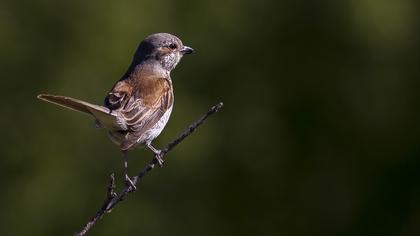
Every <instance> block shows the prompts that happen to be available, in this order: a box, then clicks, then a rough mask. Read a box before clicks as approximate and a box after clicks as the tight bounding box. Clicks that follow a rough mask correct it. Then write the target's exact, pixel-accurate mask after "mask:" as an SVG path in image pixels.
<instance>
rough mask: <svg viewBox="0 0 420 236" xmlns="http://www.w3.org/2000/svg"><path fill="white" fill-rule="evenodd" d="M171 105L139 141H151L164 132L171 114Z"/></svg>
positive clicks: (141, 142)
mask: <svg viewBox="0 0 420 236" xmlns="http://www.w3.org/2000/svg"><path fill="white" fill-rule="evenodd" d="M172 107H173V106H171V107H170V108H169V109H168V110H167V111H166V112H165V114H163V116H162V117H161V118H160V120H159V121H158V122H157V123H156V124H155V125H154V126H153V127H152V128H151V129H149V130H148V131H146V132H145V133H144V134H143V135H142V136H141V137H140V138H139V139H138V140H137V142H138V143H140V144H143V143H146V142H151V141H152V140H153V139H155V138H156V137H157V136H159V134H160V133H161V132H162V130H163V128H165V125H166V123H168V120H169V117H170V116H171V112H172Z"/></svg>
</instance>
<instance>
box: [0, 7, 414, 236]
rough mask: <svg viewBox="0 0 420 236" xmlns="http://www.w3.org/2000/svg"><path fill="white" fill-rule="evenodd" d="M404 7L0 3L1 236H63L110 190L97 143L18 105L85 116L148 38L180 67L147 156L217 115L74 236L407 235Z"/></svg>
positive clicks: (409, 35)
mask: <svg viewBox="0 0 420 236" xmlns="http://www.w3.org/2000/svg"><path fill="white" fill-rule="evenodd" d="M419 7H420V4H419V2H418V1H415V0H398V1H397V0H394V1H392V0H390V1H381V0H351V1H350V0H347V1H346V0H343V1H336V0H330V1H309V0H307V1H303V0H294V1H292V0H279V1H274V0H272V1H268V0H267V1H264V0H262V1H240V0H213V1H210V0H209V1H186V0H182V1H169V0H159V1H158V0H154V1H129V0H123V1H118V2H117V1H99V0H91V1H81V0H76V1H48V0H19V1H11V0H1V2H0V55H1V56H0V76H1V79H0V86H1V88H2V93H1V94H2V99H3V100H4V101H3V102H2V105H1V114H2V115H1V117H0V121H1V124H2V135H1V144H0V145H1V149H0V150H1V151H0V155H1V156H0V157H1V158H0V166H1V171H0V177H1V181H0V187H1V189H2V190H1V195H0V202H1V203H2V207H1V214H0V228H1V229H2V230H1V231H2V235H72V234H73V233H74V232H75V231H77V230H79V229H80V227H81V226H82V225H83V224H84V223H85V222H86V221H87V220H88V219H89V218H90V217H92V216H93V215H94V213H95V211H96V210H97V209H98V208H99V206H100V205H101V204H102V201H103V199H104V196H105V186H106V184H107V183H108V176H109V174H110V173H111V172H115V173H116V175H117V177H118V179H117V180H118V187H121V166H122V157H121V155H120V153H119V151H118V148H117V147H116V146H115V145H114V144H112V143H111V142H110V141H109V140H108V137H107V135H106V134H105V132H104V131H103V130H96V129H94V128H93V123H92V121H91V120H89V119H88V118H87V117H85V116H83V115H81V114H78V113H74V112H71V111H68V110H64V109H61V108H59V107H55V106H53V105H50V104H47V103H43V102H40V101H38V100H37V99H36V98H35V97H36V95H37V94H38V93H41V92H49V93H54V94H61V95H67V96H72V97H76V98H81V99H85V100H87V101H91V102H95V103H102V101H103V97H104V96H105V94H106V93H107V91H108V90H109V89H110V88H111V86H112V85H113V83H114V82H115V81H116V80H117V79H119V78H120V76H121V75H122V74H123V73H124V72H125V70H126V68H127V67H128V65H129V63H130V60H131V57H132V55H133V53H134V50H135V49H136V47H137V45H138V43H139V42H140V40H141V39H143V38H144V37H146V36H147V35H149V34H151V33H155V32H170V33H174V34H176V35H178V36H179V37H180V38H181V39H182V40H183V41H184V43H185V44H186V45H189V46H191V47H193V48H194V49H195V50H196V53H195V54H193V55H192V56H188V57H185V58H184V60H183V61H182V62H181V63H180V65H179V66H178V67H177V68H176V69H175V71H173V73H172V78H173V82H174V87H175V97H176V98H175V107H174V111H173V113H172V116H171V120H170V122H169V123H168V125H167V127H166V129H165V130H164V132H163V133H162V135H161V136H160V137H159V138H158V139H157V140H156V144H157V146H158V147H162V146H163V145H164V144H165V143H167V142H168V141H170V140H171V139H172V138H174V137H175V136H176V135H177V134H178V133H179V132H180V131H181V130H182V129H183V128H184V127H186V126H187V125H188V124H190V123H191V122H192V121H194V120H195V119H196V118H198V117H199V116H200V115H201V114H203V113H204V112H205V111H207V109H208V108H209V107H210V106H211V105H213V104H215V103H217V102H219V101H223V102H224V103H225V106H224V108H223V109H222V110H221V112H220V113H218V114H216V115H215V116H212V117H211V118H210V119H209V120H208V121H207V122H206V123H205V124H204V125H203V126H202V127H200V129H199V130H198V131H197V133H194V134H193V135H192V136H190V137H189V138H188V139H187V140H185V142H183V143H181V144H180V145H179V146H177V148H176V149H175V150H174V151H173V152H171V153H170V155H168V159H167V162H166V166H165V167H164V168H162V169H157V170H155V171H153V172H151V174H150V175H148V176H147V177H146V178H145V179H144V181H143V182H142V183H141V185H140V187H139V189H138V191H137V192H136V193H135V194H132V195H130V196H129V197H128V199H127V200H126V201H124V202H122V203H121V204H120V205H119V206H118V207H117V208H116V209H115V210H114V211H113V212H112V214H110V215H106V217H105V218H104V219H103V220H102V221H101V222H99V223H98V225H96V227H94V228H93V230H92V231H91V232H90V235H298V236H300V235H302V236H305V235H420V141H419V138H418V137H419V134H420V126H419V124H418V122H419V120H420V112H419V105H420V104H419V103H420V100H419V96H418V94H419V86H420V83H419V76H420V64H419V63H420V54H419V53H420V47H419V46H420V27H419V22H420V17H419V10H420V9H419ZM151 158H152V155H151V154H150V153H149V152H148V151H146V150H136V151H133V152H131V153H130V172H131V173H132V174H134V173H135V172H136V171H137V170H139V169H140V168H141V167H142V166H144V164H145V163H146V162H147V161H149V160H150V159H151Z"/></svg>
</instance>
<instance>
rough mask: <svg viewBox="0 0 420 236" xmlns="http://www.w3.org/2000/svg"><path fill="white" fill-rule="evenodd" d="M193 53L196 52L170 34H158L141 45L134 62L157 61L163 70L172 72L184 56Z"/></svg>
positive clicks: (146, 39)
mask: <svg viewBox="0 0 420 236" xmlns="http://www.w3.org/2000/svg"><path fill="white" fill-rule="evenodd" d="M192 52H194V50H193V49H192V48H190V47H187V46H184V45H183V44H182V41H181V40H180V39H179V38H178V37H176V36H174V35H172V34H168V33H157V34H152V35H149V36H148V37H147V38H145V39H144V40H143V41H142V42H141V43H140V45H139V47H138V48H137V51H136V54H135V55H134V60H136V61H137V62H138V63H141V62H143V61H147V60H156V61H158V62H159V63H160V64H161V66H162V68H164V69H166V70H168V71H171V70H172V69H174V68H175V66H176V65H177V64H178V62H179V61H180V60H181V58H182V56H184V55H186V54H191V53H192Z"/></svg>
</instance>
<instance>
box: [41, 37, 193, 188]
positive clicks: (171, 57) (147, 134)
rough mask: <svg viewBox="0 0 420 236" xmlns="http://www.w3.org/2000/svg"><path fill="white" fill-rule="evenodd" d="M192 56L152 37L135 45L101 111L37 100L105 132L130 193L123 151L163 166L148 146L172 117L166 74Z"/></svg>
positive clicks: (172, 40)
mask: <svg viewBox="0 0 420 236" xmlns="http://www.w3.org/2000/svg"><path fill="white" fill-rule="evenodd" d="M192 52H193V49H192V48H190V47H187V46H184V45H183V43H182V42H181V40H180V39H179V38H177V37H176V36H174V35H171V34H168V33H157V34H152V35H150V36H148V37H146V38H145V39H144V40H143V41H142V42H141V43H140V45H139V46H138V48H137V50H136V52H135V54H134V57H133V61H132V62H131V65H130V66H129V68H128V69H127V71H126V72H125V74H124V75H123V76H122V77H121V79H120V80H118V81H117V82H116V83H115V85H114V86H113V87H112V89H111V91H110V92H109V93H108V94H107V96H106V97H105V102H104V103H105V104H104V106H98V105H94V104H91V103H88V102H85V101H81V100H78V99H74V98H70V97H65V96H56V95H50V94H40V95H38V98H39V99H41V100H44V101H47V102H51V103H54V104H57V105H60V106H63V107H66V108H69V109H72V110H75V111H79V112H82V113H85V114H87V115H89V116H91V117H93V118H94V119H95V123H96V124H97V126H99V127H102V128H104V129H106V130H107V131H108V133H109V136H110V138H111V140H112V141H113V142H114V143H116V144H117V145H119V147H120V149H121V151H122V152H123V156H124V173H125V176H124V178H125V182H126V184H128V185H130V186H131V187H132V188H133V189H135V186H134V184H133V183H132V180H131V179H130V178H129V177H128V174H127V151H128V150H130V149H133V148H135V147H138V146H145V147H147V148H149V149H150V150H151V151H152V152H153V153H154V154H155V158H156V159H157V161H158V164H159V165H162V164H163V161H162V159H161V157H160V150H157V149H156V148H154V147H153V146H152V141H153V140H154V139H155V138H156V137H157V136H158V135H159V134H160V133H161V132H162V130H163V128H164V127H165V125H166V123H167V122H168V119H169V116H170V114H171V111H172V106H173V103H174V94H173V87H172V80H171V76H170V73H171V71H172V70H173V69H174V68H175V66H176V65H177V64H178V62H179V61H180V60H181V58H182V56H183V55H186V54H190V53H192Z"/></svg>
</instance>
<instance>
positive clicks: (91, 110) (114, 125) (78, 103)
mask: <svg viewBox="0 0 420 236" xmlns="http://www.w3.org/2000/svg"><path fill="white" fill-rule="evenodd" d="M37 98H39V99H41V100H43V101H47V102H50V103H53V104H56V105H59V106H61V107H65V108H68V109H71V110H73V111H78V112H81V113H83V114H86V115H89V116H91V117H93V118H94V119H96V120H97V121H98V122H99V123H100V124H101V126H103V127H104V128H107V129H110V130H121V127H122V126H121V122H119V119H118V114H117V113H116V112H115V111H111V110H109V109H108V108H106V107H104V106H98V105H94V104H91V103H89V102H85V101H82V100H78V99H75V98H71V97H66V96H58V95H51V94H40V95H38V96H37Z"/></svg>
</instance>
